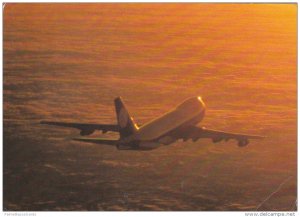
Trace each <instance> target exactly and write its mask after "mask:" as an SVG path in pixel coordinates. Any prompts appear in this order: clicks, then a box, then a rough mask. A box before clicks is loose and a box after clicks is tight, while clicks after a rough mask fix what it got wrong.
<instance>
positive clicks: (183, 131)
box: [40, 96, 264, 151]
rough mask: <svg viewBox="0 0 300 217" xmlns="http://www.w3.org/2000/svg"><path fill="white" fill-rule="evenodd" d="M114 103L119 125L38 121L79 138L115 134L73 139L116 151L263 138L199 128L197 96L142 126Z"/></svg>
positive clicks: (120, 103) (200, 112) (201, 107)
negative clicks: (113, 135) (114, 135)
mask: <svg viewBox="0 0 300 217" xmlns="http://www.w3.org/2000/svg"><path fill="white" fill-rule="evenodd" d="M114 104H115V110H116V115H117V122H118V124H86V123H65V122H54V121H41V122H40V123H41V124H48V125H56V126H61V127H71V128H77V129H79V130H80V135H81V136H86V135H90V134H92V133H94V131H96V130H99V131H102V133H106V132H108V131H112V132H118V133H119V135H120V137H119V139H105V138H91V137H79V138H74V139H73V140H76V141H81V142H90V143H96V144H103V145H111V146H116V148H117V149H119V150H144V151H145V150H152V149H156V148H158V147H160V146H161V145H170V144H172V143H174V142H175V141H177V140H179V139H182V140H183V141H187V140H188V139H191V140H192V141H193V142H195V141H197V140H198V139H200V138H210V139H212V142H213V143H217V142H221V141H222V140H224V141H228V140H230V139H234V140H236V141H237V144H238V146H239V147H244V146H246V145H247V144H248V143H249V139H262V138H264V137H263V136H258V135H247V134H238V133H229V132H223V131H218V130H212V129H207V128H205V127H198V126H197V124H198V123H199V122H201V121H202V119H203V117H204V115H205V110H206V105H205V104H204V102H203V100H202V98H201V97H200V96H196V97H191V98H188V99H186V100H185V101H183V102H182V103H181V104H179V105H178V106H177V107H175V108H174V109H172V110H171V111H169V112H167V113H165V114H163V115H162V116H160V117H158V118H156V119H154V120H152V121H150V122H148V123H146V124H144V125H141V126H138V125H137V124H136V123H135V121H134V120H133V118H132V116H131V115H130V114H129V112H128V110H127V109H126V107H125V104H124V103H123V100H122V98H121V97H117V98H115V100H114Z"/></svg>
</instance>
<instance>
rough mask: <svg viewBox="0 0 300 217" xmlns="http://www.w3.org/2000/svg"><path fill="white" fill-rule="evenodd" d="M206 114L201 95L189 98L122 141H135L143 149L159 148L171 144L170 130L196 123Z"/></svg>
mask: <svg viewBox="0 0 300 217" xmlns="http://www.w3.org/2000/svg"><path fill="white" fill-rule="evenodd" d="M204 114H205V104H204V102H203V101H202V99H201V97H192V98H189V99H187V100H185V101H184V102H183V103H181V104H180V105H178V106H177V107H176V108H175V109H173V110H171V111H170V112H167V113H166V114H164V115H162V116H160V117H159V118H157V119H154V120H153V121H150V122H148V123H146V124H145V125H143V126H142V127H140V128H138V129H137V131H136V132H135V133H134V134H133V135H131V136H129V137H127V138H124V139H122V143H123V144H124V145H125V144H126V143H127V144H128V143H132V142H135V143H137V145H136V148H137V149H143V150H150V149H154V148H157V147H159V146H160V144H170V143H172V142H174V140H172V138H171V137H170V136H168V135H167V134H168V133H169V132H171V131H172V130H175V129H177V128H179V127H182V126H185V125H196V124H197V123H199V122H200V121H201V120H202V119H203V117H204ZM125 146H126V145H125ZM124 148H125V147H124Z"/></svg>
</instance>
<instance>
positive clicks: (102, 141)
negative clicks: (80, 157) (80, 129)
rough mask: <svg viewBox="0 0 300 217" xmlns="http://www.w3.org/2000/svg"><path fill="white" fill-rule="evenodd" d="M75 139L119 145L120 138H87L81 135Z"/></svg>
mask: <svg viewBox="0 0 300 217" xmlns="http://www.w3.org/2000/svg"><path fill="white" fill-rule="evenodd" d="M73 140H75V141H80V142H90V143H96V144H103V145H113V146H115V145H117V143H118V140H116V139H104V138H87V137H79V138H73Z"/></svg>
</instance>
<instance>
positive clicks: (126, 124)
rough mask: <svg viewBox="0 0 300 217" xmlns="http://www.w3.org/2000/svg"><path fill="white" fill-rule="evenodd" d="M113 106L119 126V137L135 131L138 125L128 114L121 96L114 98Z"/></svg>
mask: <svg viewBox="0 0 300 217" xmlns="http://www.w3.org/2000/svg"><path fill="white" fill-rule="evenodd" d="M115 108H116V113H117V119H118V125H119V127H120V137H121V138H124V137H127V136H130V135H131V134H133V133H134V132H136V131H137V129H138V127H137V125H136V124H135V122H134V120H133V118H132V117H131V116H130V115H129V113H128V111H127V109H126V107H125V105H124V103H123V101H122V98H121V97H117V98H116V99H115Z"/></svg>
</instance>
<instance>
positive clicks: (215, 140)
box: [212, 138, 222, 143]
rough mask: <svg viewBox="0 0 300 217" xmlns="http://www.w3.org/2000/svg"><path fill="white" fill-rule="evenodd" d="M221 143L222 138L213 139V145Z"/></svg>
mask: <svg viewBox="0 0 300 217" xmlns="http://www.w3.org/2000/svg"><path fill="white" fill-rule="evenodd" d="M221 141H222V138H213V139H212V142H213V143H217V142H221Z"/></svg>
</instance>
